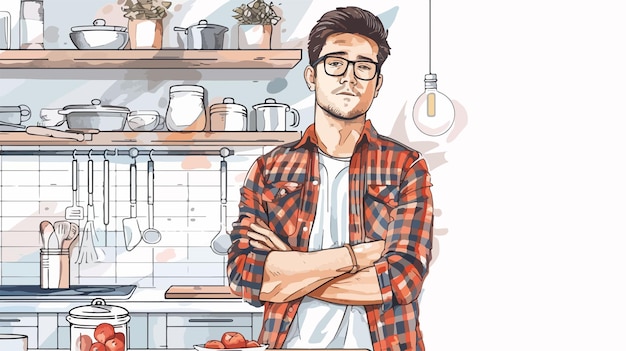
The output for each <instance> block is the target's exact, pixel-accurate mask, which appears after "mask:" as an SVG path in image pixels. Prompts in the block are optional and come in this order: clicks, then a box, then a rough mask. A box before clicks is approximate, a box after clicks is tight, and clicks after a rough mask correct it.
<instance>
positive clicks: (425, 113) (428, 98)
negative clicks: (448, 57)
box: [413, 73, 454, 136]
mask: <svg viewBox="0 0 626 351" xmlns="http://www.w3.org/2000/svg"><path fill="white" fill-rule="evenodd" d="M424 83H425V88H426V89H425V90H424V93H423V94H422V95H420V97H419V98H417V101H416V102H415V105H414V106H413V121H414V122H415V125H416V126H417V128H418V129H419V130H420V131H421V132H422V133H424V134H426V135H430V136H438V135H442V134H444V133H445V132H447V131H448V130H449V129H450V127H452V123H454V105H452V101H450V99H448V97H447V96H445V95H444V94H442V93H441V92H439V91H438V90H437V75H436V74H434V73H429V74H427V75H426V76H425V78H424Z"/></svg>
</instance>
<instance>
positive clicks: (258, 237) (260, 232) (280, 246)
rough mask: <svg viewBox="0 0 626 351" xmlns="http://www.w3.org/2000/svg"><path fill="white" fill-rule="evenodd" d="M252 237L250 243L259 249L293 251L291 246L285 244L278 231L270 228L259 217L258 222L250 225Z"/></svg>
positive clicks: (249, 232)
mask: <svg viewBox="0 0 626 351" xmlns="http://www.w3.org/2000/svg"><path fill="white" fill-rule="evenodd" d="M248 237H250V245H252V246H254V247H256V248H258V249H266V250H270V251H291V247H289V245H287V244H285V243H284V242H283V241H282V240H280V238H279V237H278V235H276V233H274V232H273V231H271V230H270V228H269V227H268V226H267V224H265V222H263V221H261V220H259V219H257V223H252V224H251V225H250V230H248Z"/></svg>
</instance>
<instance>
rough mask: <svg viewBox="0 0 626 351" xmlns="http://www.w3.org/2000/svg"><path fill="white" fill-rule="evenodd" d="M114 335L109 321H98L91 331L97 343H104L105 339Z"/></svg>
mask: <svg viewBox="0 0 626 351" xmlns="http://www.w3.org/2000/svg"><path fill="white" fill-rule="evenodd" d="M114 335H115V329H113V326H112V325H111V324H109V323H100V324H98V326H97V327H96V330H94V332H93V336H94V337H95V338H96V340H98V342H99V343H102V344H104V342H105V341H107V340H109V339H111V338H112V337H113V336H114Z"/></svg>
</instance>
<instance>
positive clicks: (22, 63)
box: [0, 49, 302, 69]
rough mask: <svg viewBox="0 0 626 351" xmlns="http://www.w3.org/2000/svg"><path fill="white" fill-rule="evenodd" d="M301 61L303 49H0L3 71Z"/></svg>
mask: <svg viewBox="0 0 626 351" xmlns="http://www.w3.org/2000/svg"><path fill="white" fill-rule="evenodd" d="M301 59H302V51H301V50H300V49H277V50H168V49H162V50H4V51H1V50H0V68H81V69H85V68H98V69H101V68H105V69H106V68H109V69H110V68H117V69H155V68H156V69H159V68H161V69H194V68H195V69H207V68H236V69H246V68H255V69H258V68H274V69H276V68H282V69H290V68H293V67H295V66H296V65H297V64H298V62H300V60H301Z"/></svg>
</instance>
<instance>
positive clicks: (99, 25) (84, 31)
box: [70, 18, 128, 50]
mask: <svg viewBox="0 0 626 351" xmlns="http://www.w3.org/2000/svg"><path fill="white" fill-rule="evenodd" d="M70 39H71V40H72V43H74V46H76V48H78V49H101V50H118V49H123V48H124V47H125V46H126V43H128V28H126V27H119V26H107V25H106V21H105V20H103V19H101V18H99V19H97V20H95V21H93V25H92V26H78V27H72V32H71V33H70Z"/></svg>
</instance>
